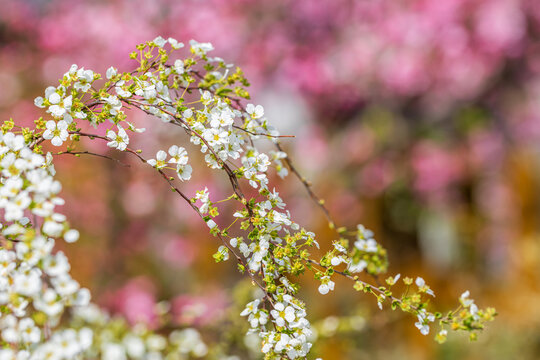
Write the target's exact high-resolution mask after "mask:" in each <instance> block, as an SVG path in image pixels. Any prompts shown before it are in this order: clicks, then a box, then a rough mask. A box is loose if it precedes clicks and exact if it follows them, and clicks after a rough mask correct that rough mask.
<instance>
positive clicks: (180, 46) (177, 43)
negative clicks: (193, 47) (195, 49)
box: [167, 37, 184, 50]
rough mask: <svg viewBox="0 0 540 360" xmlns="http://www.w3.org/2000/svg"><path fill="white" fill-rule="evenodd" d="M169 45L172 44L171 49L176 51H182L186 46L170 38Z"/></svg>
mask: <svg viewBox="0 0 540 360" xmlns="http://www.w3.org/2000/svg"><path fill="white" fill-rule="evenodd" d="M167 40H168V41H169V44H171V47H172V48H173V49H175V50H178V49H181V48H183V47H184V44H183V43H181V42H178V41H177V40H176V39H173V38H171V37H170V38H168V39H167Z"/></svg>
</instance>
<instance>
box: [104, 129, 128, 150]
mask: <svg viewBox="0 0 540 360" xmlns="http://www.w3.org/2000/svg"><path fill="white" fill-rule="evenodd" d="M107 138H108V139H110V140H111V141H109V142H108V143H107V146H108V147H110V148H114V149H118V150H120V151H124V150H126V149H127V145H128V144H129V136H128V134H127V133H126V131H125V130H124V129H123V128H122V127H121V126H120V125H118V134H116V133H115V132H114V131H112V130H109V131H107Z"/></svg>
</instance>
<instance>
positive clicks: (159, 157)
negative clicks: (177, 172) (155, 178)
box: [147, 150, 167, 169]
mask: <svg viewBox="0 0 540 360" xmlns="http://www.w3.org/2000/svg"><path fill="white" fill-rule="evenodd" d="M165 159H167V153H166V152H165V151H163V150H159V151H158V152H157V153H156V158H155V159H150V160H148V161H147V163H148V164H150V165H151V166H153V167H155V168H156V169H163V168H164V167H165V165H167V164H166V163H165Z"/></svg>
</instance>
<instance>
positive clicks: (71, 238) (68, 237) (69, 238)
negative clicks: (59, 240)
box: [64, 229, 79, 243]
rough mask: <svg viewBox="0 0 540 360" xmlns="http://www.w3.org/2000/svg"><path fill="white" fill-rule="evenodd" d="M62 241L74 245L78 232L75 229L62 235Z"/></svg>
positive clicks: (77, 238)
mask: <svg viewBox="0 0 540 360" xmlns="http://www.w3.org/2000/svg"><path fill="white" fill-rule="evenodd" d="M64 240H65V241H66V242H67V243H74V242H75V241H77V240H79V232H78V231H77V230H75V229H70V230H68V231H66V232H65V233H64Z"/></svg>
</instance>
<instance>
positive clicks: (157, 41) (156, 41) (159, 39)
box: [152, 36, 167, 47]
mask: <svg viewBox="0 0 540 360" xmlns="http://www.w3.org/2000/svg"><path fill="white" fill-rule="evenodd" d="M152 42H153V43H154V44H156V45H157V46H159V47H163V46H165V44H166V43H167V40H165V39H164V38H162V37H161V36H158V37H156V38H155V39H154V40H152Z"/></svg>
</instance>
